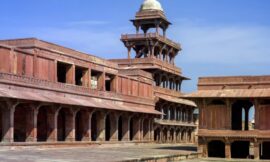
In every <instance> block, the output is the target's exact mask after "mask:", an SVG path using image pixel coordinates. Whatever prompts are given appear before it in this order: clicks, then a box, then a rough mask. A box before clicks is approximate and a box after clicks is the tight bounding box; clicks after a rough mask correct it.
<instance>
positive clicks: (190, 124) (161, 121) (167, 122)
mask: <svg viewBox="0 0 270 162" xmlns="http://www.w3.org/2000/svg"><path fill="white" fill-rule="evenodd" d="M155 123H157V124H160V125H171V126H184V127H197V125H196V124H195V123H194V122H183V121H177V120H164V119H155Z"/></svg>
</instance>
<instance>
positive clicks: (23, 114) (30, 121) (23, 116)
mask: <svg viewBox="0 0 270 162" xmlns="http://www.w3.org/2000/svg"><path fill="white" fill-rule="evenodd" d="M33 129H34V110H33V109H32V108H31V107H30V105H27V104H19V105H18V106H17V107H16V109H15V112H14V142H26V141H27V138H28V137H29V136H31V135H32V131H33ZM30 140H31V139H30Z"/></svg>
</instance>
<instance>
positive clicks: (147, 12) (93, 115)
mask: <svg viewBox="0 0 270 162" xmlns="http://www.w3.org/2000/svg"><path fill="white" fill-rule="evenodd" d="M132 22H133V24H134V26H135V27H136V29H137V33H136V34H132V35H122V39H121V40H122V41H123V42H124V44H125V46H126V47H127V49H128V56H129V57H128V59H118V60H105V59H102V58H98V57H95V56H92V55H88V54H85V53H81V52H78V51H75V50H72V49H69V48H66V47H62V46H59V45H56V44H52V43H49V42H45V41H41V40H38V39H34V38H29V39H15V40H2V41H0V102H1V104H0V110H1V111H0V117H1V119H0V122H1V123H0V134H1V141H2V142H3V143H7V144H10V143H14V142H47V143H48V142H53V143H54V142H59V141H64V142H75V141H84V142H91V141H99V142H100V141H137V142H144V141H147V142H149V141H150V142H151V141H154V140H156V141H158V142H179V143H180V142H194V139H195V137H194V131H195V129H196V125H195V124H194V121H195V120H194V119H193V111H194V109H195V107H196V105H195V103H194V102H192V101H189V100H185V99H181V97H182V96H183V94H182V93H181V83H182V81H183V80H187V79H188V78H186V77H184V76H182V73H181V69H180V68H177V67H176V66H175V64H174V59H175V57H176V56H177V53H178V52H179V51H181V46H180V45H179V44H178V43H175V42H173V41H171V40H169V39H168V38H167V37H166V30H167V28H168V27H169V25H170V22H169V21H168V20H167V19H166V17H165V15H164V12H163V9H162V7H161V5H160V4H159V3H158V2H157V1H155V0H146V1H145V2H144V3H143V5H142V7H141V9H140V11H139V12H138V13H137V14H136V18H135V19H134V20H132ZM150 28H154V29H156V31H155V32H154V33H149V32H148V31H149V29H150ZM140 29H141V30H142V31H143V33H142V34H140ZM160 29H162V31H163V35H160V34H159V31H160ZM132 49H133V50H134V51H135V53H136V56H135V58H131V50H132ZM160 116H161V117H160Z"/></svg>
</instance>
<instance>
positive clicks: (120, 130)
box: [118, 116, 123, 141]
mask: <svg viewBox="0 0 270 162" xmlns="http://www.w3.org/2000/svg"><path fill="white" fill-rule="evenodd" d="M122 139H123V118H122V116H120V117H119V118H118V141H122Z"/></svg>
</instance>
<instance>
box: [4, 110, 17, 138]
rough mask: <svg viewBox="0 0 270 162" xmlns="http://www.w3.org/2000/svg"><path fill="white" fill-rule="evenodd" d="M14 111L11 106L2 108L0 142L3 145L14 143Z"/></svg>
mask: <svg viewBox="0 0 270 162" xmlns="http://www.w3.org/2000/svg"><path fill="white" fill-rule="evenodd" d="M14 111H15V106H13V105H12V106H9V107H6V108H2V141H3V142H5V143H11V142H13V141H14Z"/></svg>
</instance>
